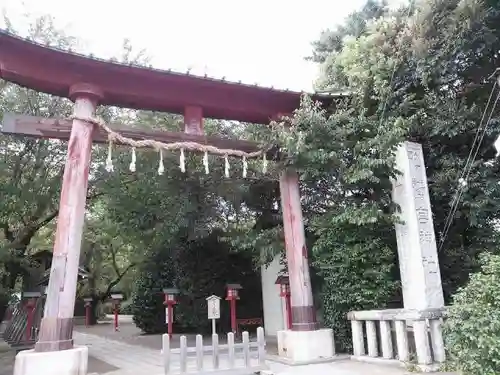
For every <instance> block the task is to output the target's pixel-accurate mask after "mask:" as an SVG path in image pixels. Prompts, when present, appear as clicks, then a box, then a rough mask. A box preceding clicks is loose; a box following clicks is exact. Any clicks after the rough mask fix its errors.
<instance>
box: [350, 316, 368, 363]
mask: <svg viewBox="0 0 500 375" xmlns="http://www.w3.org/2000/svg"><path fill="white" fill-rule="evenodd" d="M351 331H352V349H353V353H354V355H355V356H362V355H365V354H366V352H365V340H364V337H363V322H362V321H359V320H351Z"/></svg>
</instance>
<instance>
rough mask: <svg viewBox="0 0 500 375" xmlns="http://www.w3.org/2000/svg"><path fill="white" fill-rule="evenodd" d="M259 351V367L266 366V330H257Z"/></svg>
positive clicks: (260, 328)
mask: <svg viewBox="0 0 500 375" xmlns="http://www.w3.org/2000/svg"><path fill="white" fill-rule="evenodd" d="M257 348H258V349H257V350H258V355H259V365H260V366H264V365H265V364H266V339H265V337H264V328H262V327H259V328H257Z"/></svg>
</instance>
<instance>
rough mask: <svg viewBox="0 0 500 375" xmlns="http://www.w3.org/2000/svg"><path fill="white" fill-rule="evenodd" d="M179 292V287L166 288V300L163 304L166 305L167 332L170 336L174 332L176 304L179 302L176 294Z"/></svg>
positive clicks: (164, 292)
mask: <svg viewBox="0 0 500 375" xmlns="http://www.w3.org/2000/svg"><path fill="white" fill-rule="evenodd" d="M177 294H179V289H177V288H164V289H163V295H164V298H165V300H164V301H163V305H166V306H167V307H166V311H165V315H166V318H167V333H168V336H169V337H170V338H172V334H173V333H174V305H175V304H177V302H176V300H175V296H176V295H177Z"/></svg>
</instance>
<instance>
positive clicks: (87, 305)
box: [83, 298, 93, 327]
mask: <svg viewBox="0 0 500 375" xmlns="http://www.w3.org/2000/svg"><path fill="white" fill-rule="evenodd" d="M92 300H93V299H92V298H84V299H83V301H84V302H85V326H86V327H90V316H91V314H92Z"/></svg>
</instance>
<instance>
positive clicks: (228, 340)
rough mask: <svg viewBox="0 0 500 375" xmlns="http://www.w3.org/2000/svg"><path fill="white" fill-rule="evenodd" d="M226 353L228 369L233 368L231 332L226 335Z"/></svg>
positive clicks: (232, 339)
mask: <svg viewBox="0 0 500 375" xmlns="http://www.w3.org/2000/svg"><path fill="white" fill-rule="evenodd" d="M227 352H228V353H227V355H228V362H229V368H234V333H232V332H229V333H228V334H227Z"/></svg>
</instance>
